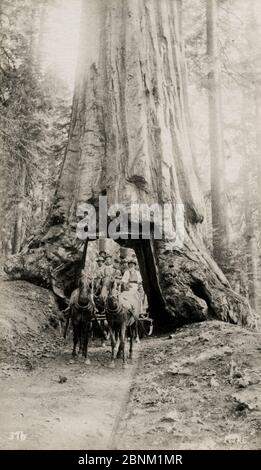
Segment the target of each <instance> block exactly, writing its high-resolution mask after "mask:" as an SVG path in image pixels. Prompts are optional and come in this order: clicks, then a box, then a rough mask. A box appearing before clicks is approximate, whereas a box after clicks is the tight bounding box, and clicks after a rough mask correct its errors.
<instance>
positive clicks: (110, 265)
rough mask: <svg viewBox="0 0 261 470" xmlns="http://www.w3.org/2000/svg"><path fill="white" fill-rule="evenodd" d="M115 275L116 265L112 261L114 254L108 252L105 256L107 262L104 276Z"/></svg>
mask: <svg viewBox="0 0 261 470" xmlns="http://www.w3.org/2000/svg"><path fill="white" fill-rule="evenodd" d="M113 275H114V267H113V263H112V256H111V255H110V254H107V255H106V257H105V263H104V276H105V277H113Z"/></svg>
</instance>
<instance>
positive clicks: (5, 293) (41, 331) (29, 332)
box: [0, 276, 61, 367]
mask: <svg viewBox="0 0 261 470" xmlns="http://www.w3.org/2000/svg"><path fill="white" fill-rule="evenodd" d="M58 318H59V312H58V308H57V306H56V303H55V300H54V297H53V295H52V294H51V292H49V291H48V290H46V289H44V288H42V287H38V286H35V285H33V284H30V283H28V282H25V281H8V280H7V279H5V278H4V277H3V276H2V277H1V280H0V358H1V360H2V361H5V362H8V363H13V362H17V361H22V362H23V361H24V362H25V363H27V365H28V367H33V365H34V364H33V362H34V361H35V360H37V358H38V357H42V356H43V355H45V353H46V354H51V353H52V352H54V351H55V350H56V349H57V346H58V345H59V343H60V341H61V335H60V328H59V325H60V324H59V321H58Z"/></svg>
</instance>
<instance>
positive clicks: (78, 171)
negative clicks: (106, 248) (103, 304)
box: [6, 0, 251, 324]
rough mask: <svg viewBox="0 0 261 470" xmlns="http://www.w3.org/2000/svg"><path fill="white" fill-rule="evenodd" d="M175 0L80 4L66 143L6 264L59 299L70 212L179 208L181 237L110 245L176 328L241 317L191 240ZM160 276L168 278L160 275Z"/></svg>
mask: <svg viewBox="0 0 261 470" xmlns="http://www.w3.org/2000/svg"><path fill="white" fill-rule="evenodd" d="M180 8H181V2H180V1H179V0H85V1H84V2H83V11H82V33H81V44H80V55H79V64H78V71H77V80H76V86H75V94H74V100H73V112H72V121H71V130H70V138H69V144H68V149H67V152H66V156H65V159H64V164H63V167H62V170H61V175H60V179H59V184H58V187H57V192H56V195H55V201H54V205H53V208H52V210H51V213H50V217H49V219H48V223H47V225H46V226H45V228H44V229H43V232H42V234H41V235H39V237H38V239H37V240H34V241H33V242H32V243H31V245H30V246H28V247H27V248H25V249H24V252H23V253H21V255H20V257H19V259H18V258H17V259H13V260H10V261H9V262H8V264H7V266H6V270H7V271H8V272H9V273H10V274H12V273H14V272H16V273H17V274H18V275H21V276H22V277H27V278H29V279H31V280H34V281H35V282H43V283H45V284H48V283H49V284H50V282H51V281H50V280H52V284H53V287H55V291H56V292H57V286H58V287H59V291H58V293H59V294H61V291H62V290H63V291H64V292H65V294H66V295H68V293H69V291H70V290H71V289H72V287H73V282H72V280H73V279H74V277H75V274H76V273H77V270H78V269H79V266H80V260H81V258H82V253H83V244H81V243H80V242H79V241H77V240H76V236H75V226H76V221H77V219H76V209H77V207H78V206H79V204H81V203H86V202H88V203H90V202H91V203H92V204H95V205H97V204H98V198H99V196H100V195H101V194H103V195H104V194H106V195H107V196H108V202H109V204H113V203H123V204H125V207H130V206H131V204H133V203H148V204H152V203H159V204H160V205H163V204H164V203H169V204H171V205H172V207H173V211H174V208H175V206H176V204H177V203H180V202H182V203H183V204H184V207H185V240H184V244H183V246H182V247H179V248H178V247H176V248H175V249H173V248H171V247H170V245H169V243H168V241H167V240H164V239H162V240H155V239H154V238H153V237H151V239H150V240H122V241H121V240H119V243H120V244H121V245H123V246H128V247H132V248H134V249H135V251H136V254H137V258H138V261H139V265H140V269H141V273H142V277H143V282H144V288H145V290H146V293H147V295H148V301H149V306H150V311H151V314H152V315H153V316H154V318H155V319H157V321H158V322H173V323H174V324H181V323H185V322H191V321H201V320H205V319H210V318H218V319H221V320H225V321H231V322H234V323H242V324H247V323H248V322H250V321H251V314H250V310H249V307H248V304H247V302H246V301H245V300H244V299H242V298H241V297H239V296H238V295H236V294H235V293H234V292H233V291H232V290H231V289H230V287H229V284H228V282H227V280H226V278H225V277H224V275H223V274H222V272H221V271H220V270H219V268H218V267H217V265H216V264H215V262H214V261H213V260H212V259H211V257H210V255H209V253H208V252H207V250H206V248H205V246H204V244H203V242H202V236H201V224H202V221H203V213H204V206H203V199H202V197H201V192H200V188H199V185H198V181H197V178H196V175H195V173H194V169H193V159H192V154H191V148H190V139H189V132H188V126H187V122H188V119H187V116H188V110H187V107H186V103H187V99H186V84H185V63H184V51H183V46H182V42H181V31H180V24H181V23H180ZM166 272H170V273H171V274H172V277H171V279H170V280H168V282H166V279H165V273H166Z"/></svg>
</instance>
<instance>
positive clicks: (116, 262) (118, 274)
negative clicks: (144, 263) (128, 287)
mask: <svg viewBox="0 0 261 470" xmlns="http://www.w3.org/2000/svg"><path fill="white" fill-rule="evenodd" d="M113 267H114V279H116V280H118V281H121V279H122V273H121V269H120V260H119V259H118V258H114V262H113Z"/></svg>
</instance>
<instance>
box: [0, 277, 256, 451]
mask: <svg viewBox="0 0 261 470" xmlns="http://www.w3.org/2000/svg"><path fill="white" fill-rule="evenodd" d="M0 289H1V290H0V292H1V297H0V307H1V310H0V327H1V333H0V334H1V338H0V341H1V347H0V353H1V366H0V379H1V383H0V397H1V407H0V423H1V424H0V448H1V449H87V450H88V449H114V448H118V449H260V448H261V385H260V384H261V342H260V331H258V330H255V331H249V330H246V329H242V328H240V327H237V326H233V325H227V324H223V323H220V322H205V323H201V324H194V325H190V326H187V327H184V328H181V329H179V330H177V332H176V333H175V335H173V337H171V338H168V337H166V336H161V337H150V338H148V339H145V340H143V341H142V342H141V344H140V345H139V346H136V348H135V349H136V352H135V357H134V359H133V364H130V365H129V367H128V368H127V369H126V370H123V369H122V368H121V361H118V363H117V366H116V368H115V369H110V368H109V367H108V365H109V358H110V347H109V343H108V344H106V347H105V348H101V347H100V346H99V342H98V341H95V342H93V343H91V346H90V358H91V359H92V364H91V365H90V366H86V365H85V364H84V363H82V362H81V361H80V360H78V361H76V362H75V363H73V364H72V363H70V351H71V338H68V340H67V341H66V342H64V340H63V339H62V338H61V337H60V334H59V328H56V329H54V328H53V326H52V325H53V324H54V323H55V322H54V320H53V316H52V314H50V311H52V309H53V308H54V306H53V304H52V300H51V296H50V297H49V295H47V293H46V291H45V290H44V289H41V288H40V287H35V286H31V285H30V284H28V283H26V282H22V281H15V282H13V283H12V282H9V281H6V280H5V279H2V280H1V282H0Z"/></svg>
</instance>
